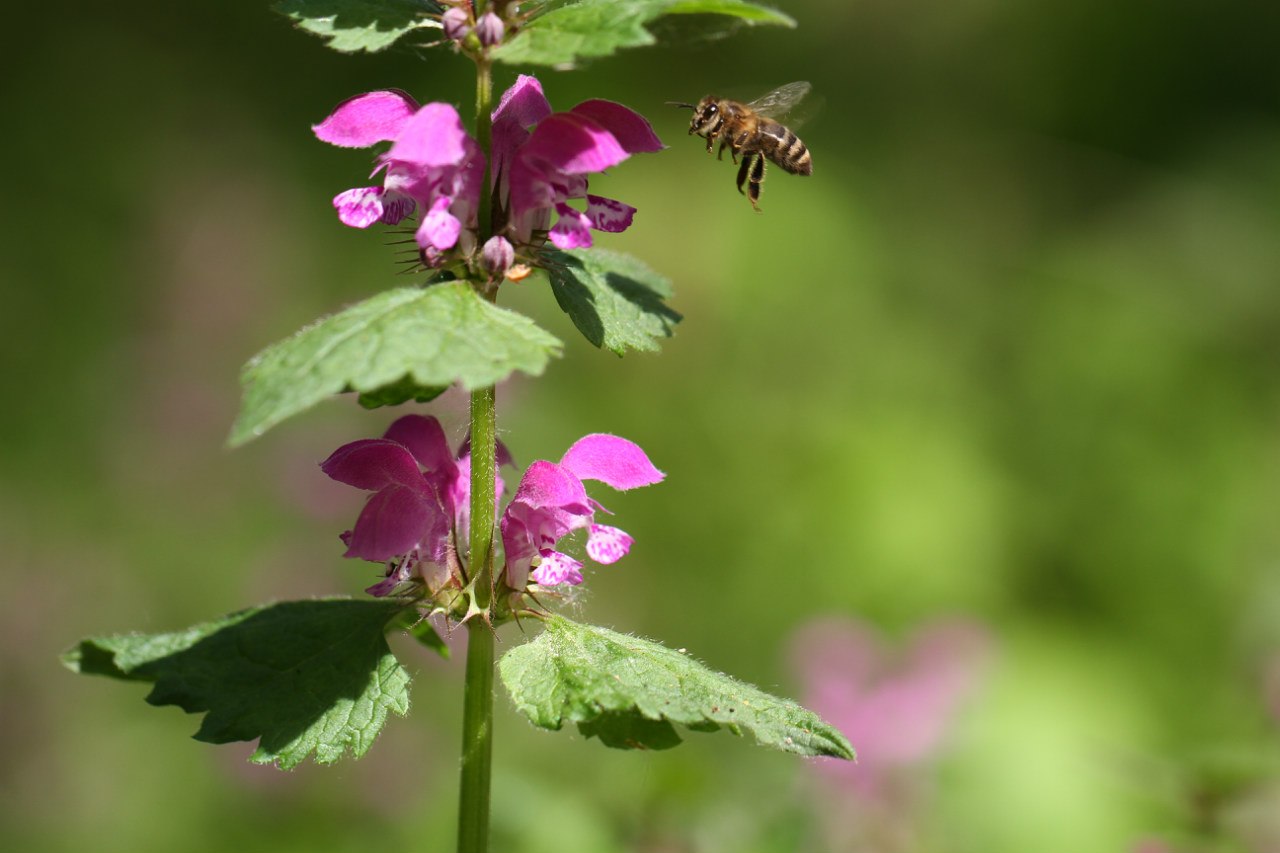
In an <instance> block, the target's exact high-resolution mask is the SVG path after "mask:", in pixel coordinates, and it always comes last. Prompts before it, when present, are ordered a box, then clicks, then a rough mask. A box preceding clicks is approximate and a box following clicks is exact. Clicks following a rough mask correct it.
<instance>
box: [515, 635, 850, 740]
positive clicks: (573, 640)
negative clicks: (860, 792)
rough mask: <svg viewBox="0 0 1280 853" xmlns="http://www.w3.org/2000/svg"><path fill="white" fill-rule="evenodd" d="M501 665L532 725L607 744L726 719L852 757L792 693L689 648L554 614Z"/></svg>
mask: <svg viewBox="0 0 1280 853" xmlns="http://www.w3.org/2000/svg"><path fill="white" fill-rule="evenodd" d="M498 670H499V672H500V673H501V675H502V682H503V684H505V685H506V687H507V690H508V691H509V692H510V693H511V697H512V699H513V700H514V701H515V705H516V709H517V710H519V711H520V713H522V714H524V715H525V716H526V717H528V718H529V720H530V721H531V722H532V723H533V724H534V725H536V726H540V727H542V728H544V729H551V730H553V731H558V730H559V729H560V728H561V727H563V726H564V724H565V723H566V722H569V723H576V724H577V725H578V729H579V731H581V732H582V734H584V735H585V736H587V737H591V736H593V735H594V736H597V737H599V738H600V740H601V742H602V743H604V744H605V745H606V746H613V747H619V748H624V749H666V748H669V747H671V746H675V744H676V743H677V742H678V741H679V738H678V736H677V735H676V733H675V730H674V729H673V728H672V726H671V724H672V723H675V724H678V725H682V726H685V727H686V728H689V729H692V730H695V731H713V730H715V729H716V728H718V727H720V726H723V727H725V728H728V729H729V730H730V731H733V732H735V733H737V734H741V733H748V734H750V735H751V736H752V737H754V738H755V740H756V742H757V743H759V744H761V745H762V746H768V747H772V748H774V749H780V750H784V751H786V752H794V753H796V754H798V755H827V756H833V757H837V758H848V759H852V758H853V748H852V747H851V746H850V745H849V742H848V741H847V740H845V737H844V735H842V734H840V732H839V731H837V730H836V729H835V728H833V727H832V726H831V725H829V724H828V723H826V722H823V720H822V719H821V718H820V717H818V715H817V714H814V713H813V712H812V711H809V710H806V709H805V708H802V707H800V706H799V705H797V704H796V703H794V702H791V701H788V700H786V699H780V698H778V697H776V696H771V695H769V694H768V693H765V692H764V691H762V690H760V689H759V688H756V687H752V686H751V685H749V684H744V683H743V682H741V681H737V680H736V679H733V678H730V677H729V676H727V675H723V674H721V673H718V672H715V671H714V670H711V669H709V668H707V667H706V666H704V665H702V664H700V663H698V662H697V661H695V660H693V659H692V658H690V657H689V656H688V655H686V654H684V653H683V652H678V651H675V650H673V649H668V648H666V647H665V646H661V645H659V644H657V643H654V642H651V641H649V640H642V639H640V638H638V637H632V636H629V635H626V634H619V633H617V632H616V631H610V630H608V629H607V628H600V627H598V626H595V625H581V624H578V623H576V622H572V621H570V620H568V619H565V618H564V617H562V616H554V615H553V616H550V617H549V618H548V619H547V620H546V630H545V631H543V632H542V634H540V635H539V636H538V637H537V638H536V639H534V640H533V641H532V642H529V643H525V644H524V645H522V646H517V647H516V648H514V649H512V650H511V651H509V652H507V653H506V654H505V655H503V657H502V660H501V661H500V662H499V664H498ZM672 738H675V740H672Z"/></svg>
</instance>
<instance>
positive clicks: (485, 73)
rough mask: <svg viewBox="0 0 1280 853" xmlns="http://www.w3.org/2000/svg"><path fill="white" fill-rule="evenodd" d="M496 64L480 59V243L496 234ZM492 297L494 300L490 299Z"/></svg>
mask: <svg viewBox="0 0 1280 853" xmlns="http://www.w3.org/2000/svg"><path fill="white" fill-rule="evenodd" d="M492 107H493V66H492V64H491V63H490V61H489V57H488V56H484V55H482V56H480V57H478V58H477V59H476V142H478V143H480V148H481V150H482V151H484V158H485V159H484V179H483V181H482V182H481V183H480V209H479V210H478V211H476V226H477V232H478V233H477V234H476V238H477V240H478V242H479V243H480V245H482V246H483V245H484V242H485V241H486V240H488V239H489V238H490V237H492V236H493V193H491V192H490V191H489V185H490V183H492V182H493V171H492V164H491V161H492V159H493V158H492V157H491V156H489V155H490V154H491V152H492V151H493V116H492ZM490 301H492V300H490Z"/></svg>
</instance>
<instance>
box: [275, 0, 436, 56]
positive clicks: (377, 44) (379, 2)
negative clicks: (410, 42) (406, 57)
mask: <svg viewBox="0 0 1280 853" xmlns="http://www.w3.org/2000/svg"><path fill="white" fill-rule="evenodd" d="M272 8H274V9H275V10H276V11H277V12H279V13H280V14H282V15H284V16H285V17H287V18H289V19H291V20H292V21H293V22H294V23H295V24H296V26H297V27H298V28H299V29H301V30H306V31H307V32H309V33H312V34H314V35H318V36H320V37H321V38H323V39H325V40H326V41H327V42H328V46H329V47H331V48H333V49H334V50H337V51H341V52H343V53H354V52H356V51H360V50H366V51H369V52H370V53H373V52H374V51H379V50H383V49H385V48H388V47H390V46H391V45H392V44H394V43H395V42H396V41H397V40H398V39H400V38H401V37H402V36H405V35H408V34H409V33H411V32H413V31H414V30H419V29H424V28H428V27H434V28H437V29H438V28H439V26H440V23H439V21H438V20H437V19H433V18H431V17H429V16H430V15H433V14H439V12H440V5H439V4H437V3H433V2H428V0H278V2H277V3H275V4H274V5H273V6H272Z"/></svg>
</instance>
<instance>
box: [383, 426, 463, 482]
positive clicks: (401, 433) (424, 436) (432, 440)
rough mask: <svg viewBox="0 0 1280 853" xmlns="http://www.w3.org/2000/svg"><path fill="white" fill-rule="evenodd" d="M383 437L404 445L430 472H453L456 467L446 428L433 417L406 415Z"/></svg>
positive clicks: (389, 428) (390, 427)
mask: <svg viewBox="0 0 1280 853" xmlns="http://www.w3.org/2000/svg"><path fill="white" fill-rule="evenodd" d="M382 437H383V438H385V439H387V440H389V441H395V442H398V443H400V444H403V445H404V446H405V447H406V448H408V450H409V452H410V453H412V454H413V456H414V458H415V459H416V460H417V461H418V464H419V465H421V466H422V467H423V468H426V469H427V470H428V471H437V470H441V469H446V470H450V471H451V470H452V469H453V467H454V461H453V452H452V451H450V450H449V440H448V439H447V438H445V435H444V428H443V427H441V426H440V422H439V421H438V420H436V419H435V418H433V417H429V416H426V415H405V416H404V417H402V418H397V419H396V420H395V422H394V423H392V424H391V426H389V427H387V431H386V432H384V433H383V434H382Z"/></svg>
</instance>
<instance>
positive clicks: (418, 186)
mask: <svg viewBox="0 0 1280 853" xmlns="http://www.w3.org/2000/svg"><path fill="white" fill-rule="evenodd" d="M312 130H313V131H314V132H315V134H316V136H317V137H318V138H320V139H321V140H323V141H324V142H329V143H331V144H333V145H339V146H342V147H344V148H368V147H369V146H372V145H376V144H378V143H380V142H390V143H391V148H390V149H389V150H388V151H387V152H386V153H385V154H382V155H380V156H379V157H378V165H377V167H376V168H375V169H374V170H373V174H375V175H376V174H377V173H378V172H380V171H384V172H385V175H384V177H383V183H382V186H380V187H357V188H355V189H350V190H346V191H345V192H342V193H339V194H338V195H337V196H335V197H334V199H333V206H334V207H335V208H337V210H338V218H339V219H340V220H341V221H342V222H343V223H344V224H346V225H350V226H351V227H353V228H367V227H369V226H370V225H372V224H374V223H375V222H382V223H384V224H387V225H395V224H397V223H399V222H400V221H401V220H403V219H404V218H405V217H407V216H409V215H410V214H412V213H413V212H414V210H415V209H420V210H421V211H422V220H421V222H420V223H419V226H418V229H417V233H416V235H415V238H416V240H417V243H418V246H419V247H420V248H421V250H422V257H423V261H424V263H426V264H427V265H428V266H435V265H438V263H439V262H440V260H441V259H442V257H443V255H442V253H444V252H448V251H449V250H452V249H454V248H455V246H456V247H457V248H458V250H459V251H460V252H461V253H462V254H469V253H470V252H471V250H472V249H474V247H475V243H476V239H475V228H476V211H477V210H478V209H479V201H480V185H481V183H483V180H484V155H483V153H482V152H481V150H480V146H479V145H477V144H476V142H475V140H473V139H472V138H471V137H470V136H469V135H467V132H466V130H465V129H464V128H463V126H462V120H461V118H459V116H458V111H457V110H456V109H454V108H453V106H451V105H449V104H444V103H431V104H427V105H426V106H423V107H419V106H418V103H417V101H415V100H414V99H413V98H412V97H410V96H409V95H408V94H406V93H404V92H401V91H399V90H394V89H391V90H384V91H378V92H369V93H367V94H364V95H357V96H356V97H354V98H351V99H350V100H347V101H344V102H343V103H341V104H339V105H338V106H337V107H336V108H335V109H334V111H333V112H332V113H331V114H330V115H329V117H328V118H326V119H325V120H324V121H322V122H320V123H319V124H317V125H315V126H314V127H313V128H312Z"/></svg>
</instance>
